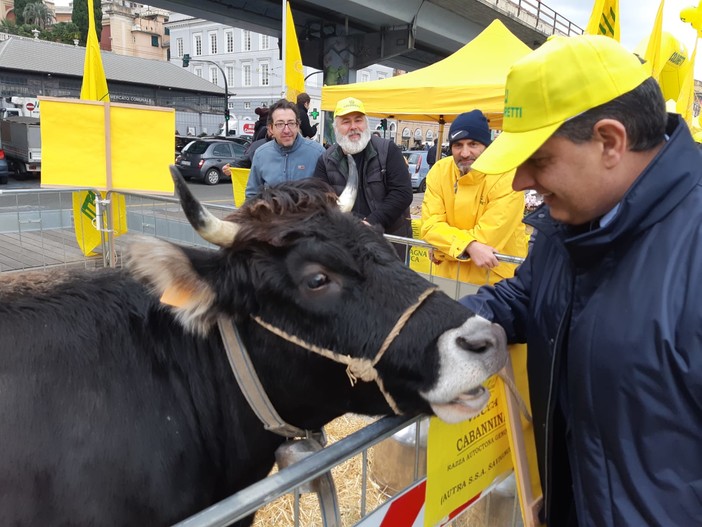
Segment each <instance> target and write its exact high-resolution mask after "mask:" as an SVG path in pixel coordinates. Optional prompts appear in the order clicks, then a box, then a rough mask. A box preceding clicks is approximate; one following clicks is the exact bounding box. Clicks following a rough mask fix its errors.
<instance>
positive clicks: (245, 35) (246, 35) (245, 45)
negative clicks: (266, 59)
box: [241, 29, 251, 51]
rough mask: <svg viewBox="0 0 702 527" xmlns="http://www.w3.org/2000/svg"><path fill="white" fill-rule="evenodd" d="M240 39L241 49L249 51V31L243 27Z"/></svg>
mask: <svg viewBox="0 0 702 527" xmlns="http://www.w3.org/2000/svg"><path fill="white" fill-rule="evenodd" d="M242 39H243V40H242V43H241V49H243V50H244V51H251V31H249V30H248V29H245V30H244V33H243V36H242Z"/></svg>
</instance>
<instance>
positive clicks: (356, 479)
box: [253, 414, 388, 527]
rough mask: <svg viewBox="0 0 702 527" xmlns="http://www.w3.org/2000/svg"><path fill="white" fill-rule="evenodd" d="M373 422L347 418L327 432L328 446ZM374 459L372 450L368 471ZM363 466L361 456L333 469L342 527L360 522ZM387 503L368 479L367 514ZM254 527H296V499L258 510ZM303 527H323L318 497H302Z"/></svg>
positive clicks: (340, 419) (329, 425) (352, 416)
mask: <svg viewBox="0 0 702 527" xmlns="http://www.w3.org/2000/svg"><path fill="white" fill-rule="evenodd" d="M371 422H372V419H371V418H369V417H364V416H359V415H355V414H347V415H344V416H342V417H339V418H338V419H335V420H334V421H332V422H331V423H329V424H328V425H327V426H325V427H324V429H325V430H326V432H327V439H328V442H329V443H330V444H331V443H334V442H336V441H338V440H340V439H342V438H344V437H346V436H348V435H349V434H352V433H353V432H356V431H357V430H360V429H361V428H364V427H365V426H368V425H369V424H370V423H371ZM372 457H373V452H372V450H371V451H369V452H368V464H369V467H370V465H371V464H372V463H373V460H372ZM362 463H363V458H362V456H361V455H358V456H355V457H353V458H351V459H349V460H347V461H346V462H345V463H342V464H341V465H339V466H337V467H334V468H333V469H332V475H333V477H334V483H335V484H336V491H337V495H338V500H339V515H340V516H341V523H342V525H349V526H350V525H354V524H356V523H357V522H358V521H359V520H360V519H361V489H362V483H363V481H362V479H363V467H362ZM276 471H277V469H276V468H274V469H273V471H272V472H271V474H273V473H275V472H276ZM368 472H369V470H368V471H367V473H368ZM387 499H388V498H387V496H386V495H385V494H383V492H382V491H381V489H378V488H377V485H375V484H374V483H373V482H372V480H370V478H367V488H366V513H368V512H370V511H373V510H374V509H376V508H377V507H379V506H380V505H382V504H383V503H384V502H385V501H386V500H387ZM253 525H254V527H293V526H294V525H295V520H294V497H293V495H292V494H286V495H285V496H282V497H281V498H279V499H277V500H276V501H274V502H272V503H269V504H268V505H266V506H265V507H262V508H261V509H259V511H258V512H257V513H256V518H255V521H254V524H253ZM300 526H301V527H322V519H321V516H320V510H319V503H318V501H317V495H316V494H302V495H301V496H300Z"/></svg>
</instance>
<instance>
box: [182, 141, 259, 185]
mask: <svg viewBox="0 0 702 527" xmlns="http://www.w3.org/2000/svg"><path fill="white" fill-rule="evenodd" d="M245 150H246V146H245V145H244V144H243V142H239V141H232V140H231V139H228V138H224V137H219V138H215V137H200V138H196V139H194V140H193V141H191V142H190V143H188V144H187V145H185V147H183V149H182V150H181V152H180V155H179V156H178V157H177V158H176V165H177V166H178V168H179V169H180V171H181V173H182V174H183V177H184V178H185V179H191V178H195V179H201V180H202V181H204V182H205V183H207V184H208V185H216V184H217V183H219V182H220V181H221V180H222V178H227V177H226V176H225V175H224V174H223V173H222V167H223V166H224V165H226V164H227V163H229V164H230V165H233V164H234V163H236V162H237V161H240V160H242V159H244V158H245V157H246V156H245V155H244V151H245Z"/></svg>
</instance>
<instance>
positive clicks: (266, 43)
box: [261, 35, 271, 49]
mask: <svg viewBox="0 0 702 527" xmlns="http://www.w3.org/2000/svg"><path fill="white" fill-rule="evenodd" d="M270 47H271V37H269V36H268V35H261V49H270Z"/></svg>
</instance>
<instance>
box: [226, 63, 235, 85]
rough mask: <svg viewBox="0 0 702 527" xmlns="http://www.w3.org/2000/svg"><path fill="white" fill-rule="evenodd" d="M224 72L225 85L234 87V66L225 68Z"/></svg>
mask: <svg viewBox="0 0 702 527" xmlns="http://www.w3.org/2000/svg"><path fill="white" fill-rule="evenodd" d="M224 71H226V72H227V83H228V84H229V86H234V66H226V67H225V68H224Z"/></svg>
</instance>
